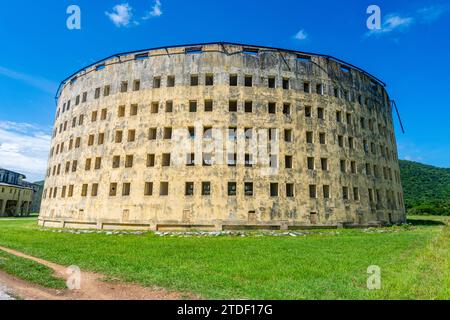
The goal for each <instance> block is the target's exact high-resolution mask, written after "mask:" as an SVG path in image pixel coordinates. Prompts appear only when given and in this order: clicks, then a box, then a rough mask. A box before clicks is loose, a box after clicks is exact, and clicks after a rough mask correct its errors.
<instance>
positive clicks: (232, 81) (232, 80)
mask: <svg viewBox="0 0 450 320" xmlns="http://www.w3.org/2000/svg"><path fill="white" fill-rule="evenodd" d="M237 85H238V76H237V74H230V86H231V87H236V86H237Z"/></svg>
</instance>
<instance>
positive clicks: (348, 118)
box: [346, 113, 352, 124]
mask: <svg viewBox="0 0 450 320" xmlns="http://www.w3.org/2000/svg"><path fill="white" fill-rule="evenodd" d="M346 119H347V124H352V114H351V113H346Z"/></svg>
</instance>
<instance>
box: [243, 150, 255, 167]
mask: <svg viewBox="0 0 450 320" xmlns="http://www.w3.org/2000/svg"><path fill="white" fill-rule="evenodd" d="M244 157H245V159H244V162H245V163H244V165H245V166H246V167H252V166H253V155H251V154H249V153H246V154H245V155H244Z"/></svg>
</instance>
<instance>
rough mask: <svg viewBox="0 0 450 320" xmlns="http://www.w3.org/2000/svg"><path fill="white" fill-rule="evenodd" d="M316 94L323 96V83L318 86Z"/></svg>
mask: <svg viewBox="0 0 450 320" xmlns="http://www.w3.org/2000/svg"><path fill="white" fill-rule="evenodd" d="M316 93H317V94H320V95H323V85H322V84H321V83H318V84H316Z"/></svg>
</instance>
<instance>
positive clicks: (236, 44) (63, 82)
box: [55, 42, 386, 99]
mask: <svg viewBox="0 0 450 320" xmlns="http://www.w3.org/2000/svg"><path fill="white" fill-rule="evenodd" d="M213 44H219V45H232V46H242V47H247V48H260V49H270V50H277V51H284V52H289V53H295V54H304V55H311V56H318V57H322V58H326V59H330V60H334V61H336V62H338V63H340V64H343V65H345V66H348V67H350V68H353V69H355V70H358V71H359V72H361V73H363V74H365V75H366V76H368V77H369V78H371V79H373V80H375V81H376V82H378V83H379V84H381V85H382V86H383V87H386V84H385V83H384V82H383V81H381V80H380V79H379V78H377V77H375V76H374V75H372V74H370V73H369V72H367V71H365V70H364V69H362V68H360V67H357V66H355V65H353V64H351V63H348V62H345V61H344V60H341V59H339V58H335V57H333V56H330V55H327V54H321V53H314V52H305V51H298V50H291V49H284V48H277V47H268V46H259V45H254V44H244V43H236V42H203V43H193V44H192V43H191V44H179V45H172V46H162V47H154V48H148V49H142V50H133V51H127V52H121V53H116V54H112V55H110V56H108V57H106V58H104V59H101V60H98V61H96V62H93V63H91V64H89V65H87V66H85V67H83V68H81V69H79V70H78V71H76V72H74V73H72V74H71V75H70V76H68V77H67V78H66V79H64V80H62V81H61V83H60V84H59V86H58V90H57V91H56V96H55V99H58V96H59V92H60V90H61V88H62V87H63V86H64V85H65V84H66V83H67V82H68V81H69V80H71V79H72V78H73V77H74V76H76V75H77V74H79V73H80V72H82V71H85V70H86V69H89V68H91V67H93V66H95V65H98V64H100V63H102V62H105V61H108V60H110V59H112V58H115V57H120V56H125V55H130V54H137V53H143V52H147V51H152V50H161V49H168V48H180V47H195V46H204V45H213Z"/></svg>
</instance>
